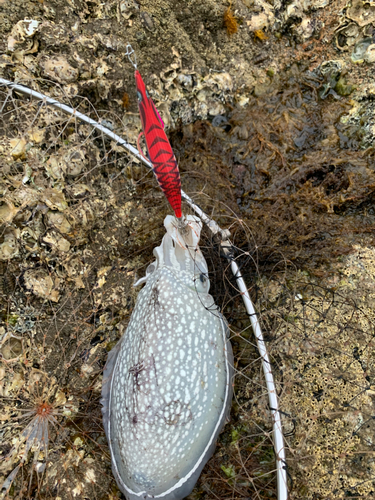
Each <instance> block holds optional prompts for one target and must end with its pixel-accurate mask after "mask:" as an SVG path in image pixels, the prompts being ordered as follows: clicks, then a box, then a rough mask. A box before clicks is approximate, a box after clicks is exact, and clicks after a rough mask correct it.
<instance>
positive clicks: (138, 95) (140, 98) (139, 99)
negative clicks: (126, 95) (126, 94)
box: [137, 90, 142, 102]
mask: <svg viewBox="0 0 375 500" xmlns="http://www.w3.org/2000/svg"><path fill="white" fill-rule="evenodd" d="M137 98H138V101H139V102H142V94H141V93H140V92H139V90H137Z"/></svg>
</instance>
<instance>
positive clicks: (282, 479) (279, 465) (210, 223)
mask: <svg viewBox="0 0 375 500" xmlns="http://www.w3.org/2000/svg"><path fill="white" fill-rule="evenodd" d="M1 85H2V86H5V87H8V88H10V89H13V90H16V91H18V92H21V93H23V94H26V95H29V96H30V97H32V98H34V99H38V100H40V101H41V102H43V103H45V104H48V105H51V106H54V107H56V108H58V109H61V110H62V111H64V112H65V113H67V114H70V115H72V116H74V117H75V118H77V119H79V120H81V121H83V122H85V123H87V124H88V125H91V126H92V127H93V128H95V129H97V130H100V131H101V132H102V133H103V134H105V135H106V136H107V137H110V138H111V139H113V140H114V141H116V143H117V144H119V145H120V146H122V147H123V148H124V149H126V150H127V151H128V152H129V153H131V154H132V155H134V156H135V157H136V158H137V159H138V160H139V161H141V162H142V163H143V164H144V165H146V167H148V168H150V169H152V168H153V167H152V164H151V162H149V161H148V160H147V159H146V158H144V157H143V156H142V155H141V154H140V153H139V152H138V150H137V149H136V148H135V147H133V146H132V145H131V144H129V143H128V142H126V141H125V140H124V139H122V138H121V137H120V136H118V135H117V134H115V133H114V132H112V130H110V129H108V128H107V127H104V126H103V125H101V124H100V123H98V122H97V121H95V120H93V119H92V118H89V117H88V116H86V115H84V114H83V113H80V112H79V111H77V110H75V109H74V108H71V107H70V106H67V105H66V104H62V103H60V102H59V101H57V100H56V99H53V98H52V97H48V96H46V95H44V94H41V93H40V92H37V91H35V90H33V89H30V88H28V87H25V86H24V85H19V84H17V83H14V82H11V81H9V80H5V79H4V78H0V86H1ZM0 112H2V110H0ZM181 196H182V198H183V199H184V200H185V201H186V202H187V203H188V205H189V206H190V207H191V208H192V209H193V210H194V212H195V213H196V214H197V215H198V216H199V217H200V218H201V220H202V221H203V222H204V223H205V224H206V225H207V227H208V228H209V230H210V231H211V233H212V235H214V236H216V235H217V236H219V237H220V239H221V248H222V250H223V253H224V255H225V257H226V258H227V259H228V261H229V262H230V264H231V270H232V273H233V275H234V277H235V279H236V281H237V285H238V287H239V290H240V292H241V295H242V299H243V301H244V304H245V308H246V311H247V313H248V315H249V317H250V322H251V325H252V328H253V331H254V335H255V338H256V341H257V346H258V351H259V354H260V357H261V360H262V366H263V372H264V377H265V379H266V385H267V391H268V398H269V404H270V410H271V414H272V419H273V444H274V449H275V454H276V471H277V491H278V500H286V499H287V498H288V488H287V473H286V457H285V446H284V437H283V432H282V422H281V414H280V411H279V404H278V399H277V393H276V387H275V381H274V378H273V374H272V367H271V362H270V359H269V356H268V353H267V348H266V344H265V342H264V338H263V333H262V330H261V327H260V323H259V321H258V317H257V315H256V312H255V309H254V306H253V303H252V301H251V299H250V295H249V292H248V289H247V287H246V284H245V282H244V279H243V277H242V275H241V272H240V270H239V268H238V266H237V263H236V262H235V260H234V258H233V256H232V252H231V249H232V244H231V242H230V240H229V236H230V233H229V231H227V230H222V229H221V228H220V227H219V225H218V224H217V223H216V222H215V221H214V220H212V219H211V218H210V217H209V216H208V215H206V214H205V213H204V212H203V210H202V209H201V208H200V207H199V206H198V205H196V204H195V203H194V202H193V200H192V199H191V198H190V197H189V196H188V195H187V194H186V193H184V191H182V190H181Z"/></svg>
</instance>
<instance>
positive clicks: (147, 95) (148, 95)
mask: <svg viewBox="0 0 375 500" xmlns="http://www.w3.org/2000/svg"><path fill="white" fill-rule="evenodd" d="M146 97H147V99H149V97H150V94H149V93H148V90H147V89H146Z"/></svg>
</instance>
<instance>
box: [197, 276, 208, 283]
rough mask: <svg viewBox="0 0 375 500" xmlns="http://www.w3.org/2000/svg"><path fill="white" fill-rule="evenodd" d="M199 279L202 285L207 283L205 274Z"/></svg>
mask: <svg viewBox="0 0 375 500" xmlns="http://www.w3.org/2000/svg"><path fill="white" fill-rule="evenodd" d="M199 279H200V281H201V283H206V280H207V278H206V276H205V275H204V274H201V275H200V276H199Z"/></svg>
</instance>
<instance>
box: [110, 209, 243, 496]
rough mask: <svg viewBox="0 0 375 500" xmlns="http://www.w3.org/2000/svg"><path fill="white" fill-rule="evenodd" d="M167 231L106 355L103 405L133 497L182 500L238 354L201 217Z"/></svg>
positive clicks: (206, 449)
mask: <svg viewBox="0 0 375 500" xmlns="http://www.w3.org/2000/svg"><path fill="white" fill-rule="evenodd" d="M186 221H187V226H186V227H185V229H184V230H180V229H178V222H177V219H176V218H175V217H173V216H167V217H166V219H165V221H164V225H165V227H166V230H167V234H166V235H165V236H164V238H163V240H162V243H161V245H160V246H159V247H157V248H155V249H154V255H155V257H156V260H155V262H154V263H153V264H151V265H150V266H149V267H148V268H147V270H146V276H145V277H144V278H142V279H141V280H139V281H138V283H137V284H142V283H144V284H145V285H144V287H143V288H142V290H141V291H140V293H139V295H138V298H137V302H136V305H135V308H134V311H133V314H132V316H131V319H130V322H129V325H128V328H127V330H126V332H125V334H124V335H123V337H122V338H121V340H120V341H119V342H118V344H117V345H116V347H115V348H114V349H112V351H111V352H110V354H109V357H108V361H107V364H106V368H105V370H104V379H103V389H102V404H103V409H102V412H103V417H104V426H105V431H106V435H107V439H108V443H109V447H110V451H111V458H112V470H113V473H114V476H115V478H116V481H117V484H118V486H119V488H120V489H121V490H122V492H123V493H124V495H125V496H126V498H127V499H128V500H137V499H149V498H155V499H163V500H178V499H182V498H184V497H185V496H187V495H188V494H189V493H190V492H191V490H192V489H193V487H194V485H195V483H196V481H197V479H198V477H199V475H200V473H201V471H202V469H203V467H204V465H205V463H206V462H207V460H208V459H209V458H210V457H211V455H212V454H213V451H214V448H215V441H216V439H217V437H218V434H219V432H220V430H221V429H222V427H223V425H224V424H225V421H226V418H227V416H228V413H229V410H230V406H231V399H232V375H233V369H232V366H233V355H232V349H231V345H230V342H229V340H228V338H227V336H228V329H227V325H226V322H225V320H224V318H223V316H222V315H221V313H220V312H219V310H218V308H217V307H216V306H215V304H214V301H213V299H212V297H211V295H209V293H208V292H209V287H210V283H209V280H208V269H207V264H206V261H205V259H204V257H203V255H202V253H201V251H200V249H199V247H198V242H199V236H200V231H201V227H202V223H201V222H200V220H199V219H198V218H197V217H193V216H188V217H187V218H186Z"/></svg>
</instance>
